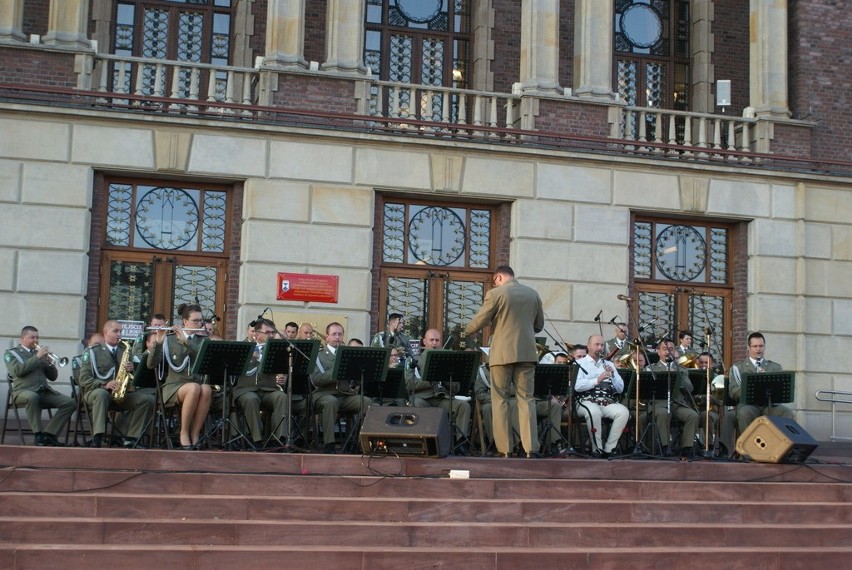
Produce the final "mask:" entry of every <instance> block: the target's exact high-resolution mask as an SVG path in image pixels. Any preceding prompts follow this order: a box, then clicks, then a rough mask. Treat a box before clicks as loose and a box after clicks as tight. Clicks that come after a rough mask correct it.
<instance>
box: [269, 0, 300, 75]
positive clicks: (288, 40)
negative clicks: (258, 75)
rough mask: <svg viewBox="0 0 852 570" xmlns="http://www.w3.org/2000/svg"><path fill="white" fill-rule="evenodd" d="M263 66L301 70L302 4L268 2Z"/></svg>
mask: <svg viewBox="0 0 852 570" xmlns="http://www.w3.org/2000/svg"><path fill="white" fill-rule="evenodd" d="M263 63H264V65H267V66H273V67H281V68H294V67H299V68H305V67H307V66H308V63H307V61H305V0H269V6H268V9H267V12H266V54H265V55H264V57H263Z"/></svg>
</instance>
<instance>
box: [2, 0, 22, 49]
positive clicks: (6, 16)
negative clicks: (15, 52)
mask: <svg viewBox="0 0 852 570" xmlns="http://www.w3.org/2000/svg"><path fill="white" fill-rule="evenodd" d="M26 40H27V36H25V35H24V0H6V1H5V2H2V3H0V43H16V42H24V41H26Z"/></svg>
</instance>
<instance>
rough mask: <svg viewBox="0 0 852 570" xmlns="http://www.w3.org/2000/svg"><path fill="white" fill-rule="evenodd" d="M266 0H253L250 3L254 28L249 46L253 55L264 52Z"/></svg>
mask: <svg viewBox="0 0 852 570" xmlns="http://www.w3.org/2000/svg"><path fill="white" fill-rule="evenodd" d="M267 9H268V6H267V0H254V2H253V3H252V5H251V14H252V16H254V30H253V32H252V36H251V39H250V40H249V47H251V50H252V53H254V55H255V56H258V55H261V56H262V55H264V54H266V11H267Z"/></svg>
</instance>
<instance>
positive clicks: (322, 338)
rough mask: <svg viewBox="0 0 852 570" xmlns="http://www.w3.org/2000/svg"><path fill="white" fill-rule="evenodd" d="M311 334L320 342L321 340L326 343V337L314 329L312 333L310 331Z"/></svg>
mask: <svg viewBox="0 0 852 570" xmlns="http://www.w3.org/2000/svg"><path fill="white" fill-rule="evenodd" d="M311 334H312V335H314V336H317V337H319V338H320V340H322V341H323V342H326V340H327V339H326V336H325V335H324V334H322V333H321V332H319V331H318V330H316V329H314V330H312V331H311Z"/></svg>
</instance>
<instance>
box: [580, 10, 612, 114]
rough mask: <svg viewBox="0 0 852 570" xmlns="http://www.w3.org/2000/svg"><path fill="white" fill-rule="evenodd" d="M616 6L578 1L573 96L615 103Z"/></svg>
mask: <svg viewBox="0 0 852 570" xmlns="http://www.w3.org/2000/svg"><path fill="white" fill-rule="evenodd" d="M614 14H615V11H614V7H613V3H612V2H610V1H609V0H607V1H604V2H601V0H575V3H574V95H576V96H577V97H591V98H600V99H609V100H611V99H613V97H614V94H613V92H612V42H613V18H614Z"/></svg>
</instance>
